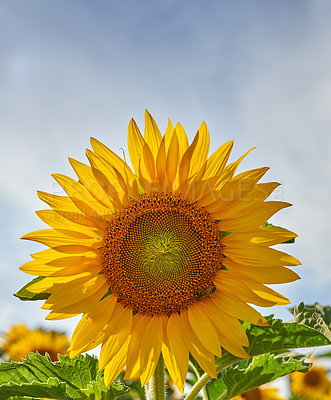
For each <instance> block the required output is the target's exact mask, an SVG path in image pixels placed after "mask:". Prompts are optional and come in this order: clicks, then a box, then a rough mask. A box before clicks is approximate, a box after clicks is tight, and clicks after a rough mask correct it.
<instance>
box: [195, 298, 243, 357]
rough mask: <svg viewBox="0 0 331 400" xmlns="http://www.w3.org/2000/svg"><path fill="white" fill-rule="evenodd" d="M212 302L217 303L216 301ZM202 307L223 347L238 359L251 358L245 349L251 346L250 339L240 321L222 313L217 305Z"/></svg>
mask: <svg viewBox="0 0 331 400" xmlns="http://www.w3.org/2000/svg"><path fill="white" fill-rule="evenodd" d="M212 302H213V303H215V301H214V300H212ZM201 306H202V308H203V309H204V311H205V313H206V314H207V315H209V316H210V318H211V321H212V323H213V325H214V327H215V329H216V331H217V334H218V336H219V339H220V342H221V345H222V347H223V348H224V349H226V350H228V351H229V352H230V353H231V354H233V355H235V356H237V357H241V358H247V357H249V356H248V354H247V353H246V351H245V350H244V348H243V346H248V345H249V343H248V339H247V336H246V333H245V331H244V329H243V327H242V325H241V324H240V322H239V321H238V319H237V318H234V317H232V316H230V315H228V314H227V313H224V312H222V313H220V312H219V311H218V308H217V306H216V304H214V305H213V304H211V302H205V303H204V304H202V305H201ZM215 314H216V315H215Z"/></svg>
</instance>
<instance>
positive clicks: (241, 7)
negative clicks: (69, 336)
mask: <svg viewBox="0 0 331 400" xmlns="http://www.w3.org/2000/svg"><path fill="white" fill-rule="evenodd" d="M0 9H1V12H0V38H1V39H0V60H1V62H0V87H1V96H0V135H1V150H2V151H1V157H0V165H1V174H0V184H1V193H0V196H1V197H0V205H1V208H0V213H1V222H2V233H1V243H0V247H1V249H0V250H1V251H0V279H1V282H2V287H1V292H0V302H1V310H2V311H1V315H0V329H1V330H4V329H7V328H8V326H9V325H10V324H11V323H14V322H19V321H26V322H28V321H30V326H37V325H43V326H44V327H46V328H59V329H63V330H67V332H69V333H70V332H71V331H72V329H73V327H74V325H75V323H76V321H77V320H69V321H63V322H61V321H60V322H44V321H43V318H44V317H45V315H46V313H45V312H44V311H42V310H39V307H40V305H41V303H35V304H32V303H22V302H20V301H19V300H18V299H16V298H14V297H13V296H12V293H13V292H16V291H17V290H18V289H19V288H20V287H21V286H23V285H24V284H25V283H26V282H27V280H28V278H29V276H28V275H25V274H23V273H22V272H20V271H19V269H18V267H19V266H20V265H21V264H23V263H24V262H26V261H28V260H29V254H30V253H33V252H36V251H39V250H40V249H42V247H41V246H39V245H38V244H34V243H27V242H25V241H20V240H19V237H21V236H22V235H23V234H25V233H27V232H30V231H33V230H37V229H42V228H43V227H44V225H43V223H42V222H41V221H39V220H38V218H37V217H36V216H35V214H34V211H35V210H38V209H43V208H45V206H44V205H43V204H42V202H41V201H39V200H38V198H37V196H36V190H38V189H39V190H44V191H48V192H54V193H56V191H58V190H59V189H58V187H57V186H56V185H55V184H54V183H53V180H52V178H51V176H50V174H51V173H63V174H67V175H69V176H72V177H74V173H73V172H72V171H71V168H70V167H69V163H68V161H67V157H68V156H70V157H73V158H76V159H79V160H80V161H84V159H85V156H84V152H85V148H86V147H89V137H90V136H94V137H96V138H98V139H100V140H101V141H103V142H104V143H105V144H106V145H108V146H109V147H111V148H112V149H113V150H114V151H116V152H118V153H119V154H122V153H121V151H120V148H124V149H126V148H127V147H126V133H127V125H128V122H129V120H130V118H131V117H134V119H135V120H136V121H137V123H138V125H139V126H140V127H141V129H143V115H144V109H145V108H147V109H148V110H149V111H150V112H151V114H152V115H153V116H154V118H155V120H156V122H157V123H158V125H159V127H160V129H161V130H162V131H164V130H165V127H166V124H167V118H168V117H170V118H171V119H172V120H173V122H176V121H180V122H181V123H182V124H183V126H184V128H185V129H186V132H187V133H188V135H189V137H190V138H191V139H192V137H193V135H194V134H195V132H196V131H197V129H198V127H199V126H200V124H201V122H202V121H203V120H205V121H206V123H207V125H208V127H209V130H210V133H211V151H213V150H215V149H216V148H217V147H218V146H220V145H221V144H222V143H223V142H225V141H227V140H230V139H235V148H234V151H233V159H234V158H235V157H239V156H240V155H241V154H242V153H243V152H245V151H246V150H247V149H248V148H250V147H256V150H254V152H252V153H251V154H250V155H249V156H248V157H247V158H246V159H245V161H244V163H243V167H242V168H243V169H250V168H255V167H259V166H270V167H271V170H270V171H269V172H268V174H267V175H266V177H265V181H274V180H276V181H280V182H282V188H281V189H280V190H278V191H277V193H276V194H275V199H277V200H279V199H282V200H285V201H288V202H291V203H293V204H294V206H293V207H291V208H290V209H286V210H284V211H281V212H280V213H279V215H276V216H275V217H273V219H272V222H274V223H275V224H276V225H282V226H285V227H288V228H289V229H292V230H294V231H296V232H297V233H298V234H299V238H298V240H297V243H296V244H295V245H292V246H288V247H285V249H284V246H283V249H284V250H285V251H288V252H290V253H291V254H293V255H295V256H296V257H298V258H299V259H300V260H301V261H302V264H303V265H302V266H301V267H299V268H298V269H297V271H298V272H299V274H300V275H301V277H302V279H301V280H300V281H297V282H294V283H291V284H287V285H282V286H278V290H279V291H280V292H281V293H283V294H285V295H286V296H288V297H289V298H290V299H291V300H292V302H293V304H297V303H299V302H300V301H305V302H306V303H312V302H315V301H317V302H320V303H325V304H326V303H328V304H330V303H331V301H330V300H331V299H330V293H329V288H330V285H331V274H330V267H329V260H330V257H329V247H330V243H329V241H330V233H331V232H330V230H331V229H330V223H329V219H330V206H329V203H330V200H329V199H330V198H331V184H330V178H331V158H330V151H331V135H330V128H331V113H330V105H331V72H330V71H331V51H330V50H331V45H330V43H331V25H330V23H329V21H330V17H331V3H330V2H329V1H327V0H325V1H323V0H314V1H311V0H309V1H306V0H292V1H290V2H289V1H287V0H278V1H265V0H260V1H258V0H250V1H247V0H232V1H219V0H218V1H192V0H191V1H175V0H169V1H162V2H161V1H137V0H135V1H134V0H131V1H125V0H124V1H121V2H112V1H101V0H96V1H90V0H89V1H87V0H71V1H67V0H65V1H63V0H57V1H50V0H29V1H28V2H27V1H25V0H4V1H2V2H1V6H0ZM272 312H275V313H276V315H277V316H280V317H283V318H284V319H290V314H289V313H288V312H287V311H286V309H285V308H281V307H278V308H274V309H273V310H272ZM263 313H264V314H265V315H266V314H269V313H270V310H268V309H265V310H263Z"/></svg>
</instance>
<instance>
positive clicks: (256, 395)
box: [233, 387, 285, 400]
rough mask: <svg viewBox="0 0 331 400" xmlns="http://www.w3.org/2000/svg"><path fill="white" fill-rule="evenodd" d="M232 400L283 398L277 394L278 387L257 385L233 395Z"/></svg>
mask: <svg viewBox="0 0 331 400" xmlns="http://www.w3.org/2000/svg"><path fill="white" fill-rule="evenodd" d="M233 400H285V399H284V398H283V397H280V396H278V389H277V388H274V387H266V388H263V387H257V388H255V389H252V390H249V391H248V392H244V393H242V394H240V395H238V396H235V397H233Z"/></svg>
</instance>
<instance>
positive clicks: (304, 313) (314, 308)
mask: <svg viewBox="0 0 331 400" xmlns="http://www.w3.org/2000/svg"><path fill="white" fill-rule="evenodd" d="M288 310H289V311H290V312H291V313H292V314H294V319H295V320H296V321H298V322H300V321H301V319H303V318H304V319H305V320H311V319H315V320H316V319H318V318H319V316H318V315H315V314H316V313H317V314H319V315H320V316H321V317H322V319H323V321H324V322H325V324H326V325H327V326H328V328H329V329H330V328H331V306H323V305H321V304H319V303H315V304H314V305H304V304H303V303H300V304H299V305H298V306H297V307H288Z"/></svg>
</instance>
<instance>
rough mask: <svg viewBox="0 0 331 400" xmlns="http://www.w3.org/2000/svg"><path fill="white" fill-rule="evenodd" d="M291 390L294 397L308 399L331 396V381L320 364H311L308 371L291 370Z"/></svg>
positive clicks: (324, 398)
mask: <svg viewBox="0 0 331 400" xmlns="http://www.w3.org/2000/svg"><path fill="white" fill-rule="evenodd" d="M290 379H291V390H292V393H293V394H294V395H295V396H296V397H300V398H303V399H310V400H326V399H330V398H331V382H330V381H329V379H328V376H327V371H326V369H325V368H324V367H322V366H313V367H311V368H310V370H309V371H308V372H305V373H303V372H293V373H292V374H291V375H290Z"/></svg>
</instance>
